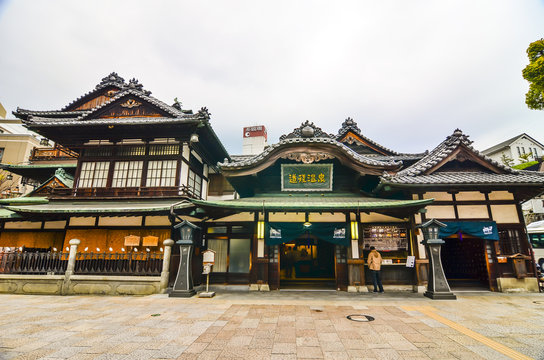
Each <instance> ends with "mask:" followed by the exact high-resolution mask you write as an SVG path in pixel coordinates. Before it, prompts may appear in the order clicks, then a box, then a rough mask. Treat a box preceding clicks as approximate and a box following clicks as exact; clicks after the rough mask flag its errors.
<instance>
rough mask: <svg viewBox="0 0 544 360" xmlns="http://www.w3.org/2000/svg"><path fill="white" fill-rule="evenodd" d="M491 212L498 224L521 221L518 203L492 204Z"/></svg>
mask: <svg viewBox="0 0 544 360" xmlns="http://www.w3.org/2000/svg"><path fill="white" fill-rule="evenodd" d="M491 214H493V220H495V221H496V222H497V223H498V224H501V223H502V224H505V223H506V224H507V223H519V217H518V210H517V208H516V205H491Z"/></svg>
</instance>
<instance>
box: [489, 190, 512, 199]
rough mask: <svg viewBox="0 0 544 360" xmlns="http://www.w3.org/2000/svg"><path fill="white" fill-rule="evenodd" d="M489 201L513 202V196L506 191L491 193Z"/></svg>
mask: <svg viewBox="0 0 544 360" xmlns="http://www.w3.org/2000/svg"><path fill="white" fill-rule="evenodd" d="M489 200H514V194H512V193H511V192H508V191H492V192H490V193H489Z"/></svg>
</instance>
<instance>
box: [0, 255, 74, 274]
mask: <svg viewBox="0 0 544 360" xmlns="http://www.w3.org/2000/svg"><path fill="white" fill-rule="evenodd" d="M67 266H68V253H63V252H18V251H12V252H0V273H3V274H36V275H46V274H49V275H59V274H64V273H65V272H66V267H67Z"/></svg>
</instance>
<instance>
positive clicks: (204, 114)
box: [196, 106, 212, 120]
mask: <svg viewBox="0 0 544 360" xmlns="http://www.w3.org/2000/svg"><path fill="white" fill-rule="evenodd" d="M196 114H197V115H198V116H200V117H203V118H204V119H205V120H210V117H211V116H212V114H211V113H210V112H209V111H208V108H207V107H205V106H203V107H201V108H200V110H198V112H197V113H196Z"/></svg>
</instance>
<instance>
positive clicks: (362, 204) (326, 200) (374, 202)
mask: <svg viewBox="0 0 544 360" xmlns="http://www.w3.org/2000/svg"><path fill="white" fill-rule="evenodd" d="M191 202H193V203H194V204H196V205H199V206H203V207H213V208H227V209H237V210H247V211H255V210H262V209H263V208H264V209H265V210H269V211H286V210H297V209H304V210H316V211H318V210H329V211H330V210H349V209H351V210H353V209H359V210H371V209H390V208H403V207H423V206H425V205H427V204H430V203H432V202H433V199H426V200H392V199H379V198H370V197H356V196H350V197H348V196H329V197H327V196H309V197H306V196H292V197H291V196H289V197H287V196H279V197H251V198H241V199H235V200H223V201H221V200H219V201H205V200H191Z"/></svg>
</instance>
